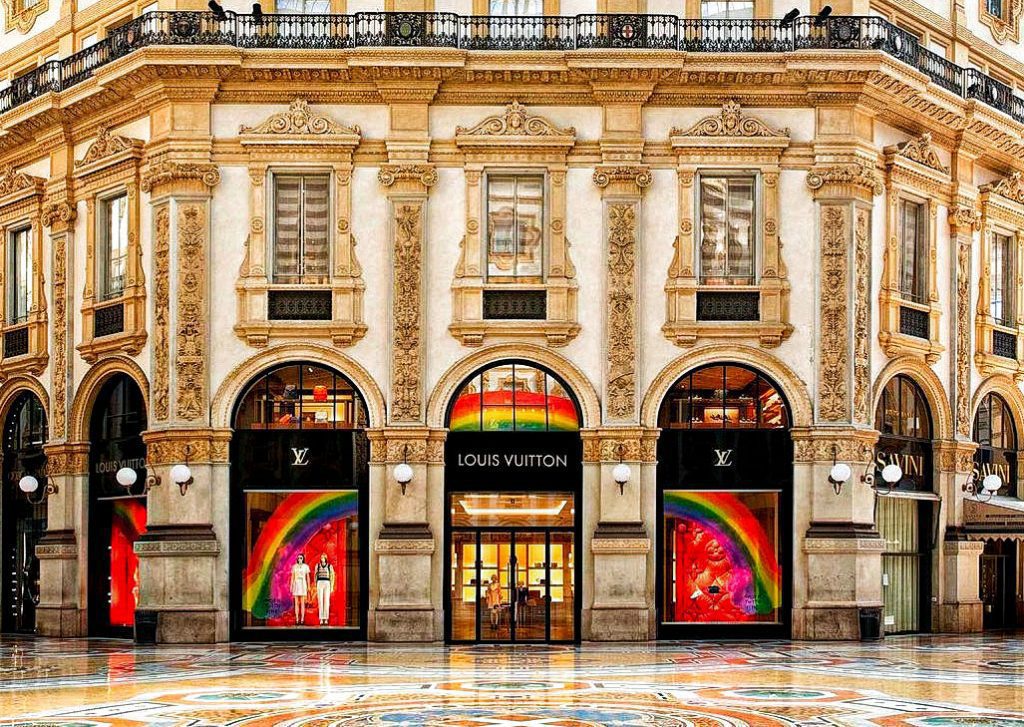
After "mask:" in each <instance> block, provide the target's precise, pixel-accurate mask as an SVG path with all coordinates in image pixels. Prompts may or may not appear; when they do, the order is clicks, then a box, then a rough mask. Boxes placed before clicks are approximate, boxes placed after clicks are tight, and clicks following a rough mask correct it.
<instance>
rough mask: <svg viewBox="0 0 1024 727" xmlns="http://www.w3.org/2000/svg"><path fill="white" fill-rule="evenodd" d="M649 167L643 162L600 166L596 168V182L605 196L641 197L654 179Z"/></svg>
mask: <svg viewBox="0 0 1024 727" xmlns="http://www.w3.org/2000/svg"><path fill="white" fill-rule="evenodd" d="M653 179H654V178H653V177H652V176H651V170H650V168H649V167H647V166H645V165H641V164H619V165H610V166H600V167H597V168H596V169H594V184H596V185H597V186H598V188H599V189H600V190H601V195H602V196H604V197H640V196H641V195H643V193H644V192H645V191H646V190H647V188H648V187H650V186H651V182H652V181H653Z"/></svg>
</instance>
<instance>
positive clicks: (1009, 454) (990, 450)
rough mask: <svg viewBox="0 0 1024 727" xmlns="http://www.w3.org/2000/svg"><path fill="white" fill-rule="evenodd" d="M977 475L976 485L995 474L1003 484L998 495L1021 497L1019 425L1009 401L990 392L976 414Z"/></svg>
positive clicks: (975, 457)
mask: <svg viewBox="0 0 1024 727" xmlns="http://www.w3.org/2000/svg"><path fill="white" fill-rule="evenodd" d="M974 441H975V442H976V443H977V444H978V449H977V450H976V451H975V453H974V477H975V480H976V484H980V481H981V480H982V479H984V478H985V477H986V476H987V475H990V474H995V475H998V476H999V479H1000V480H1002V482H1003V486H1002V488H1001V489H1000V490H999V492H998V494H1000V495H1007V496H1010V497H1017V494H1018V489H1017V451H1018V440H1017V427H1016V425H1015V424H1014V421H1013V414H1012V413H1011V411H1010V407H1009V405H1008V404H1007V403H1006V400H1005V399H1003V397H1001V396H999V394H995V393H989V394H986V395H985V397H984V398H983V399H982V400H981V404H979V405H978V411H977V413H975V415H974Z"/></svg>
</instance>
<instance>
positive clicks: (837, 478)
mask: <svg viewBox="0 0 1024 727" xmlns="http://www.w3.org/2000/svg"><path fill="white" fill-rule="evenodd" d="M837 452H838V447H836V446H835V445H832V469H831V470H829V473H828V481H829V482H830V483H831V484H832V490H833V491H834V492H835V493H836V494H837V495H838V494H840V493H841V492H842V491H843V485H845V484H846V483H847V482H849V480H850V478H851V477H853V469H852V468H851V467H850V465H848V464H846V463H845V462H837V461H836V454H837ZM864 454H865V455H867V456H870V455H871V450H870V449H865V452H864ZM874 464H875V462H874V460H872V461H870V462H868V465H867V467H865V468H864V474H862V475H861V476H860V481H861V482H863V483H864V484H865V485H868V486H869V487H874V484H875V475H874V473H873V472H872V471H871V469H872V467H874ZM902 479H903V470H902V469H901V468H900V466H899V465H898V464H895V463H891V464H887V465H886V466H885V467H883V468H882V481H883V482H885V484H886V486H887V487H888V490H889V492H892V489H893V487H895V486H896V485H897V483H899V481H900V480H902Z"/></svg>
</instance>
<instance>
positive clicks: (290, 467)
mask: <svg viewBox="0 0 1024 727" xmlns="http://www.w3.org/2000/svg"><path fill="white" fill-rule="evenodd" d="M369 454H370V447H369V440H367V438H366V434H365V432H363V431H361V430H353V431H348V430H334V429H324V430H315V429H313V430H310V429H295V430H280V429H275V430H270V431H260V430H242V431H236V432H235V433H234V435H233V436H232V438H231V466H232V474H231V482H232V485H233V486H235V487H238V488H240V489H242V490H282V489H285V490H288V489H296V490H303V489H333V488H338V489H358V488H361V487H364V486H365V485H366V484H367V483H368V482H369V469H368V467H369Z"/></svg>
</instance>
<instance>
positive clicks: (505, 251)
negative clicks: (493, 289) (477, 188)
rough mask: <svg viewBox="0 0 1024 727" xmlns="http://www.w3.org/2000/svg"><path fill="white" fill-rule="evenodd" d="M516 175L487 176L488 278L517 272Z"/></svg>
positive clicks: (511, 274) (512, 274)
mask: <svg viewBox="0 0 1024 727" xmlns="http://www.w3.org/2000/svg"><path fill="white" fill-rule="evenodd" d="M515 188H516V183H515V178H514V177H488V178H487V277H488V278H501V277H507V276H514V275H515V201H516V200H515Z"/></svg>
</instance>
